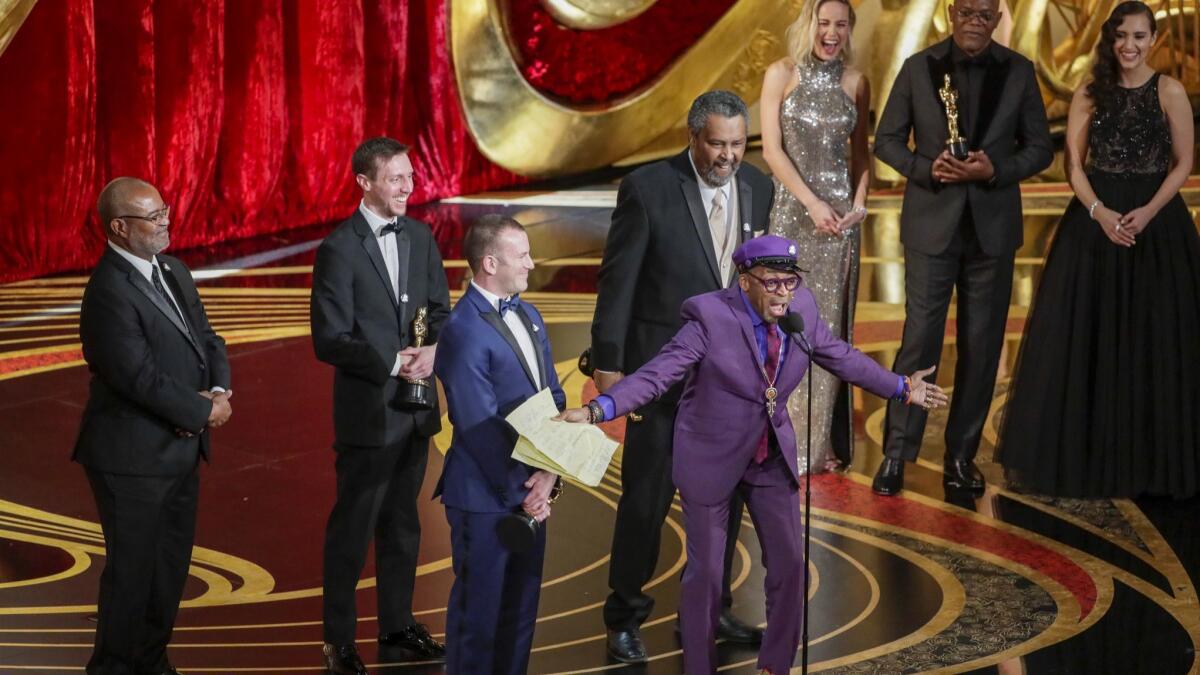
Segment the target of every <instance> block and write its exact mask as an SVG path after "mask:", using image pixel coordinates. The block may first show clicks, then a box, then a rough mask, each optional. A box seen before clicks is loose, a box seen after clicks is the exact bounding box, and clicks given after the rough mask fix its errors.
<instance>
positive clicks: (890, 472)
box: [873, 0, 1053, 495]
mask: <svg viewBox="0 0 1200 675" xmlns="http://www.w3.org/2000/svg"><path fill="white" fill-rule="evenodd" d="M949 11H950V21H951V24H952V25H953V35H952V37H951V38H950V39H948V40H944V41H942V42H940V43H938V44H936V45H933V46H932V47H929V48H928V49H926V50H924V51H921V52H918V53H916V54H914V55H913V56H911V57H909V58H908V60H907V61H905V62H904V66H903V67H902V68H901V69H900V73H899V74H898V75H897V76H896V83H895V85H894V86H893V88H892V93H891V95H890V96H889V97H888V102H887V105H886V106H885V107H884V110H883V115H882V116H881V117H880V120H879V127H878V128H877V129H876V131H875V154H876V156H878V157H879V159H881V160H883V161H884V162H885V163H887V164H888V165H889V166H891V167H893V168H894V169H896V170H897V171H899V172H900V173H901V174H903V175H904V176H905V178H907V179H908V184H907V186H906V188H905V192H904V207H903V209H902V211H901V215H900V240H901V242H902V243H903V244H904V265H905V284H904V287H905V294H906V300H905V308H904V309H905V320H904V338H903V341H902V343H901V346H900V352H899V353H898V354H897V356H896V364H895V366H894V368H895V369H896V370H897V371H898V372H910V371H912V370H916V369H917V368H919V367H924V366H926V365H928V364H930V363H937V362H938V359H939V357H940V355H941V351H942V337H943V335H944V333H945V323H946V313H947V311H948V309H949V306H950V296H951V293H952V292H953V291H954V290H955V288H957V289H958V346H959V359H958V365H957V367H956V370H955V377H954V396H953V398H954V400H953V403H952V404H951V407H950V419H949V423H948V424H947V426H946V457H945V478H944V480H945V483H946V485H947V486H949V487H959V488H967V489H970V490H979V489H982V488H983V476H982V474H980V472H979V469H978V468H976V467H975V463H974V459H975V452H976V451H977V450H978V449H979V439H980V436H981V434H982V432H983V423H984V420H985V419H986V417H987V411H988V406H989V404H990V402H991V400H992V389H993V386H994V385H995V382H996V367H997V365H998V364H999V359H1000V348H1001V346H1002V345H1003V343H1004V326H1005V322H1006V320H1007V318H1008V305H1009V295H1010V292H1011V290H1012V273H1013V260H1014V257H1015V255H1016V250H1017V248H1018V247H1019V246H1020V245H1021V243H1022V216H1021V191H1020V182H1021V181H1022V180H1024V179H1026V178H1029V177H1030V176H1033V175H1034V174H1036V173H1038V172H1039V171H1041V170H1042V169H1045V168H1046V167H1047V166H1049V165H1050V162H1051V160H1052V159H1053V147H1052V145H1051V141H1050V130H1049V127H1048V126H1047V124H1046V110H1045V108H1044V107H1043V105H1042V98H1041V94H1040V93H1039V91H1038V85H1037V80H1036V78H1035V77H1034V71H1033V64H1032V63H1030V61H1029V60H1028V59H1026V58H1025V57H1023V56H1021V55H1020V54H1017V53H1016V52H1013V51H1011V50H1009V49H1005V48H1004V47H1002V46H1000V45H998V44H996V43H995V42H993V41H992V37H991V36H992V32H993V31H994V30H995V29H996V25H997V24H998V23H999V21H1000V10H999V6H998V3H997V1H996V0H956V1H955V3H954V4H952V5H950V10H949ZM946 75H949V76H950V80H951V84H952V87H953V88H954V89H956V90H957V92H958V105H957V107H958V113H959V122H960V124H959V128H960V133H961V135H962V136H964V137H965V138H966V140H967V142H968V147H969V148H970V150H971V151H970V154H969V156H968V157H967V158H966V159H965V160H963V161H960V160H958V159H955V158H954V157H953V156H952V155H951V154H950V153H949V152H947V151H946V147H945V143H946V139H947V136H948V133H947V123H946V110H945V108H944V107H943V104H942V100H941V98H940V97H939V94H938V90H939V89H942V88H943V87H944V85H945V76H946ZM910 132H911V134H912V136H913V140H914V145H915V149H914V148H910V147H909V145H908V139H909V134H910ZM906 368H907V369H908V370H905V369H906ZM926 415H927V413H926V411H925V410H924V409H922V408H921V407H920V406H906V405H904V404H903V402H901V403H899V404H897V403H895V402H892V403H889V404H888V412H887V422H886V428H887V431H886V437H885V439H884V460H883V463H882V464H881V465H880V467H879V471H878V472H877V473H876V474H875V481H874V483H873V489H874V490H875V492H877V493H879V494H881V495H894V494H896V493H897V492H899V491H900V489H901V487H902V486H903V483H904V462H906V461H909V462H911V461H913V460H915V459H916V458H917V454H918V452H919V451H920V449H921V437H922V435H923V434H924V432H925V421H926Z"/></svg>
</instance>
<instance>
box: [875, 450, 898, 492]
mask: <svg viewBox="0 0 1200 675" xmlns="http://www.w3.org/2000/svg"><path fill="white" fill-rule="evenodd" d="M903 488H904V460H902V459H896V458H895V457H884V458H883V463H882V464H880V465H879V470H878V471H876V472H875V480H874V481H872V482H871V490H872V491H874V492H875V494H877V495H882V496H884V497H891V496H892V495H894V494H896V493H898V492H900V490H902V489H903Z"/></svg>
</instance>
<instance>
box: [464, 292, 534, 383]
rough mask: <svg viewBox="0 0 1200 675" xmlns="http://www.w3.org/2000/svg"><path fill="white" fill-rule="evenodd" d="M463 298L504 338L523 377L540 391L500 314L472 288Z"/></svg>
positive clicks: (519, 346)
mask: <svg viewBox="0 0 1200 675" xmlns="http://www.w3.org/2000/svg"><path fill="white" fill-rule="evenodd" d="M465 297H469V298H470V299H471V302H473V303H474V304H475V309H477V310H479V316H480V318H482V319H483V320H484V321H486V322H487V324H488V325H489V326H491V327H492V328H495V329H496V332H497V333H499V334H500V337H502V338H504V341H505V342H507V343H508V346H509V347H510V348H511V349H512V351H513V355H514V356H516V357H517V363H519V364H521V370H524V371H525V377H526V378H527V379H528V380H529V383H530V384H532V385H533V387H534V389H535V390H537V391H541V387H540V386H538V382H537V380H534V379H533V371H531V370H529V364H527V363H525V356H524V355H523V354H522V353H521V345H519V344H517V338H516V337H515V336H513V334H512V331H511V330H509V329H508V326H507V325H505V323H504V319H502V318H500V313H499V312H497V311H496V308H495V307H492V304H491V303H490V302H488V301H487V300H486V299H485V298H484V297H483V296H482V295H480V294H479V292H478V291H476V290H475V288H474V287H471V288H470V289H468V290H467V295H466V296H465ZM530 337H532V331H530ZM536 347H537V345H534V351H535V352H536V351H537V348H536Z"/></svg>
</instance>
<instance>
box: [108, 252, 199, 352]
mask: <svg viewBox="0 0 1200 675" xmlns="http://www.w3.org/2000/svg"><path fill="white" fill-rule="evenodd" d="M127 278H128V279H129V283H131V284H133V287H134V288H136V289H137V290H138V292H140V293H141V294H142V295H144V296H146V299H147V300H149V301H150V304H152V305H154V308H155V309H157V310H158V311H160V312H162V315H163V316H165V317H166V318H167V320H168V321H170V322H171V325H172V326H175V328H176V330H178V331H179V332H180V333H182V334H183V338H184V339H185V340H187V341H188V344H190V345H191V346H192V349H194V350H196V353H197V354H199V355H200V358H201V359H204V353H203V352H201V351H200V347H198V346H197V345H196V340H195V339H194V338H193V337H192V336H191V334H190V333H189V332H188V329H187V327H186V326H184V325H183V322H182V320H181V319H180V318H179V313H178V312H176V311H175V310H174V309H173V308H172V307H171V306H170V305H169V304H167V301H166V300H165V299H163V297H162V296H161V295H159V294H158V291H156V290H154V287H153V286H151V285H150V282H149V281H146V277H144V276H142V274H141V272H138V271H137V270H135V269H133V268H132V267H130V268H129V270H128V272H127ZM171 290H172V291H174V289H171ZM176 297H178V295H177V296H176Z"/></svg>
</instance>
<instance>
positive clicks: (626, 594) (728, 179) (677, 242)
mask: <svg viewBox="0 0 1200 675" xmlns="http://www.w3.org/2000/svg"><path fill="white" fill-rule="evenodd" d="M748 125H749V112H748V110H747V109H746V104H745V103H744V102H743V101H742V100H741V99H740V98H738V97H737V95H736V94H733V93H731V92H728V91H719V90H718V91H710V92H706V93H704V94H701V95H700V96H699V97H698V98H697V99H696V100H695V101H694V102H693V103H692V107H691V110H690V111H689V112H688V133H689V142H688V147H687V149H686V150H684V151H683V152H681V153H679V154H678V155H675V156H674V157H671V158H669V159H665V160H662V161H659V162H655V163H653V164H649V165H647V166H644V167H641V168H639V169H638V170H636V171H634V172H633V173H631V174H629V175H628V176H626V177H625V179H624V180H622V181H621V186H620V188H619V190H618V192H617V207H616V210H614V211H613V216H612V227H611V229H610V230H609V233H608V240H607V242H606V243H605V246H604V259H603V262H602V263H601V265H600V273H599V278H598V280H597V297H596V314H595V319H594V320H593V322H592V349H591V356H592V364H593V365H594V366H595V368H596V372H595V375H594V377H595V380H596V387H597V388H598V389H599V390H600V391H602V392H603V391H606V390H607V389H608V388H609V387H611V386H613V385H614V384H616V383H617V382H618V381H619V380H620V379H621V374H622V373H626V372H633V371H634V370H637V369H638V368H639V367H640V366H641V365H642V364H644V363H646V362H647V361H649V360H650V358H651V357H653V356H654V354H656V353H657V352H658V350H659V349H661V348H662V346H663V345H664V344H666V343H667V340H669V339H670V338H671V336H672V335H674V334H675V331H677V330H679V328H680V327H681V326H682V325H683V323H682V321H681V319H680V318H679V308H680V307H681V306H682V305H683V302H684V300H686V299H687V298H690V297H692V296H694V295H699V294H701V293H708V292H710V291H715V290H718V289H721V288H726V287H728V286H729V285H730V283H731V282H732V281H733V279H734V272H735V269H734V265H733V259H732V255H733V251H734V250H735V249H736V248H737V247H738V246H739V245H740V244H742V243H743V242H744V241H745V240H747V239H750V238H751V237H752V236H753V234H754V233H756V232H761V231H764V230H766V228H767V216H768V214H769V213H770V210H771V202H772V200H773V198H774V186H773V185H772V183H771V181H770V179H768V178H767V177H766V176H764V175H763V174H762V172H760V171H758V170H757V169H755V168H754V167H752V166H742V163H741V161H742V155H743V154H744V153H745V150H746V129H747V127H748ZM681 391H682V387H680V386H677V387H674V388H673V389H671V390H670V391H668V392H666V393H665V394H664V395H663V396H662V398H661V399H660V400H658V401H655V402H651V403H648V404H647V405H645V406H642V407H640V408H638V410H637V411H636V414H635V415H631V416H630V424H629V425H628V427H627V428H626V434H625V450H624V454H623V459H622V465H621V499H620V502H619V503H618V505H617V516H616V524H615V527H614V531H613V545H612V561H611V564H610V567H609V586H610V588H611V589H612V593H611V594H610V595H609V596H608V600H607V601H606V602H605V604H604V623H605V624H606V625H607V627H608V650H609V653H610V654H611V655H612V656H613V658H615V659H616V660H618V661H621V662H623V663H638V662H643V661H646V660H647V655H646V648H645V645H644V644H643V643H642V637H641V631H640V626H641V625H642V623H643V622H644V621H645V620H646V619H647V618H648V617H649V616H650V613H651V611H652V610H653V609H654V599H653V598H651V597H650V596H649V595H647V594H646V593H644V592H643V591H642V587H643V586H644V585H645V584H646V583H647V582H648V581H650V578H651V576H652V575H653V574H654V567H655V565H656V563H657V562H658V549H659V543H660V535H661V531H662V526H663V522H664V521H665V520H666V517H667V510H668V509H669V508H670V505H671V500H672V499H673V498H674V495H675V485H674V484H673V483H672V482H671V447H672V432H673V429H674V427H675V411H676V407H677V405H678V403H679V395H680V392H681ZM741 514H742V505H741V503H740V502H738V503H736V504H735V505H734V507H733V508H731V509H730V517H729V523H728V530H729V535H728V542H729V544H728V546H727V548H726V557H725V561H726V569H725V577H724V596H723V607H724V611H723V612H722V613H721V622H720V626H719V629H718V631H717V636H718V637H720V638H723V639H725V640H728V641H731V642H739V643H747V644H757V643H758V642H759V641H761V639H762V631H761V630H760V629H758V628H756V627H752V626H749V625H746V624H744V623H742V622H741V621H738V620H737V619H736V618H735V617H734V616H733V614H732V613H731V612H730V608H731V606H732V603H733V596H732V594H731V593H730V590H729V565H730V563H731V562H732V559H733V550H734V548H733V547H734V544H735V543H736V540H737V533H738V529H739V527H740V524H741Z"/></svg>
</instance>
